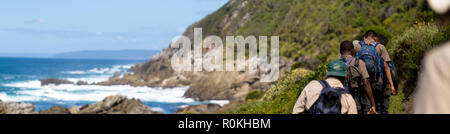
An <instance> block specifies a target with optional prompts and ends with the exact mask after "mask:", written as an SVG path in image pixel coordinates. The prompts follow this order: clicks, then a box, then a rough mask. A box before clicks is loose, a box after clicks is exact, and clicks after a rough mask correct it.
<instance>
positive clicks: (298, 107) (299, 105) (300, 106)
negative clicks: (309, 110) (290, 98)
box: [292, 90, 306, 114]
mask: <svg viewBox="0 0 450 134" xmlns="http://www.w3.org/2000/svg"><path fill="white" fill-rule="evenodd" d="M304 92H305V90H303V91H302V93H300V96H299V97H298V99H297V102H296V103H295V105H294V109H293V110H292V114H301V113H303V112H304V111H305V106H306V95H305V93H304Z"/></svg>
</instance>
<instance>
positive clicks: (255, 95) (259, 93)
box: [245, 90, 264, 101]
mask: <svg viewBox="0 0 450 134" xmlns="http://www.w3.org/2000/svg"><path fill="white" fill-rule="evenodd" d="M263 95H264V92H263V91H261V90H255V91H251V92H250V93H248V94H247V96H245V101H253V100H258V99H260V98H261V97H263Z"/></svg>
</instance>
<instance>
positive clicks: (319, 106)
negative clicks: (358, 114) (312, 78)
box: [305, 80, 345, 114]
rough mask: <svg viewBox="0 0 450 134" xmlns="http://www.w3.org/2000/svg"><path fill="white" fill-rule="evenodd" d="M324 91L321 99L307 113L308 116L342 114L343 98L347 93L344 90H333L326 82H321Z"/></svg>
mask: <svg viewBox="0 0 450 134" xmlns="http://www.w3.org/2000/svg"><path fill="white" fill-rule="evenodd" d="M319 83H320V84H321V85H322V87H323V89H322V91H321V92H320V95H319V98H318V99H317V100H316V102H314V104H313V105H312V106H311V107H310V108H309V109H308V110H307V111H306V112H305V113H306V114H341V108H342V105H341V96H342V94H344V93H345V90H344V89H342V88H331V87H330V85H329V84H328V82H326V81H325V80H319Z"/></svg>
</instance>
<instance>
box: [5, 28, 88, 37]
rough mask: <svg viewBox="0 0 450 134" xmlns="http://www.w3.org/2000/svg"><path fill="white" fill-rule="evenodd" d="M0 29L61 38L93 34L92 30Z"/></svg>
mask: <svg viewBox="0 0 450 134" xmlns="http://www.w3.org/2000/svg"><path fill="white" fill-rule="evenodd" d="M0 31H3V32H11V33H17V34H24V35H38V36H55V37H61V38H76V37H78V38H89V37H92V36H95V35H96V34H95V33H92V32H83V31H71V30H43V29H33V28H0Z"/></svg>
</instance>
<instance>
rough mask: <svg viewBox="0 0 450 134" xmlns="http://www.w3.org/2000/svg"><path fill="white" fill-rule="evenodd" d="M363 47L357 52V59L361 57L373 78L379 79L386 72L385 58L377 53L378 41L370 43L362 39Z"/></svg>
mask: <svg viewBox="0 0 450 134" xmlns="http://www.w3.org/2000/svg"><path fill="white" fill-rule="evenodd" d="M359 44H360V45H361V49H360V50H359V51H358V53H357V54H356V58H357V59H361V60H363V61H364V62H365V63H366V68H367V72H368V73H369V76H370V78H371V79H372V80H374V81H378V78H379V77H380V76H381V75H383V72H384V70H383V69H384V60H383V58H382V57H381V56H380V55H379V54H378V53H377V49H376V47H377V45H378V42H375V43H374V44H371V45H368V44H366V43H364V41H360V42H359Z"/></svg>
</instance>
